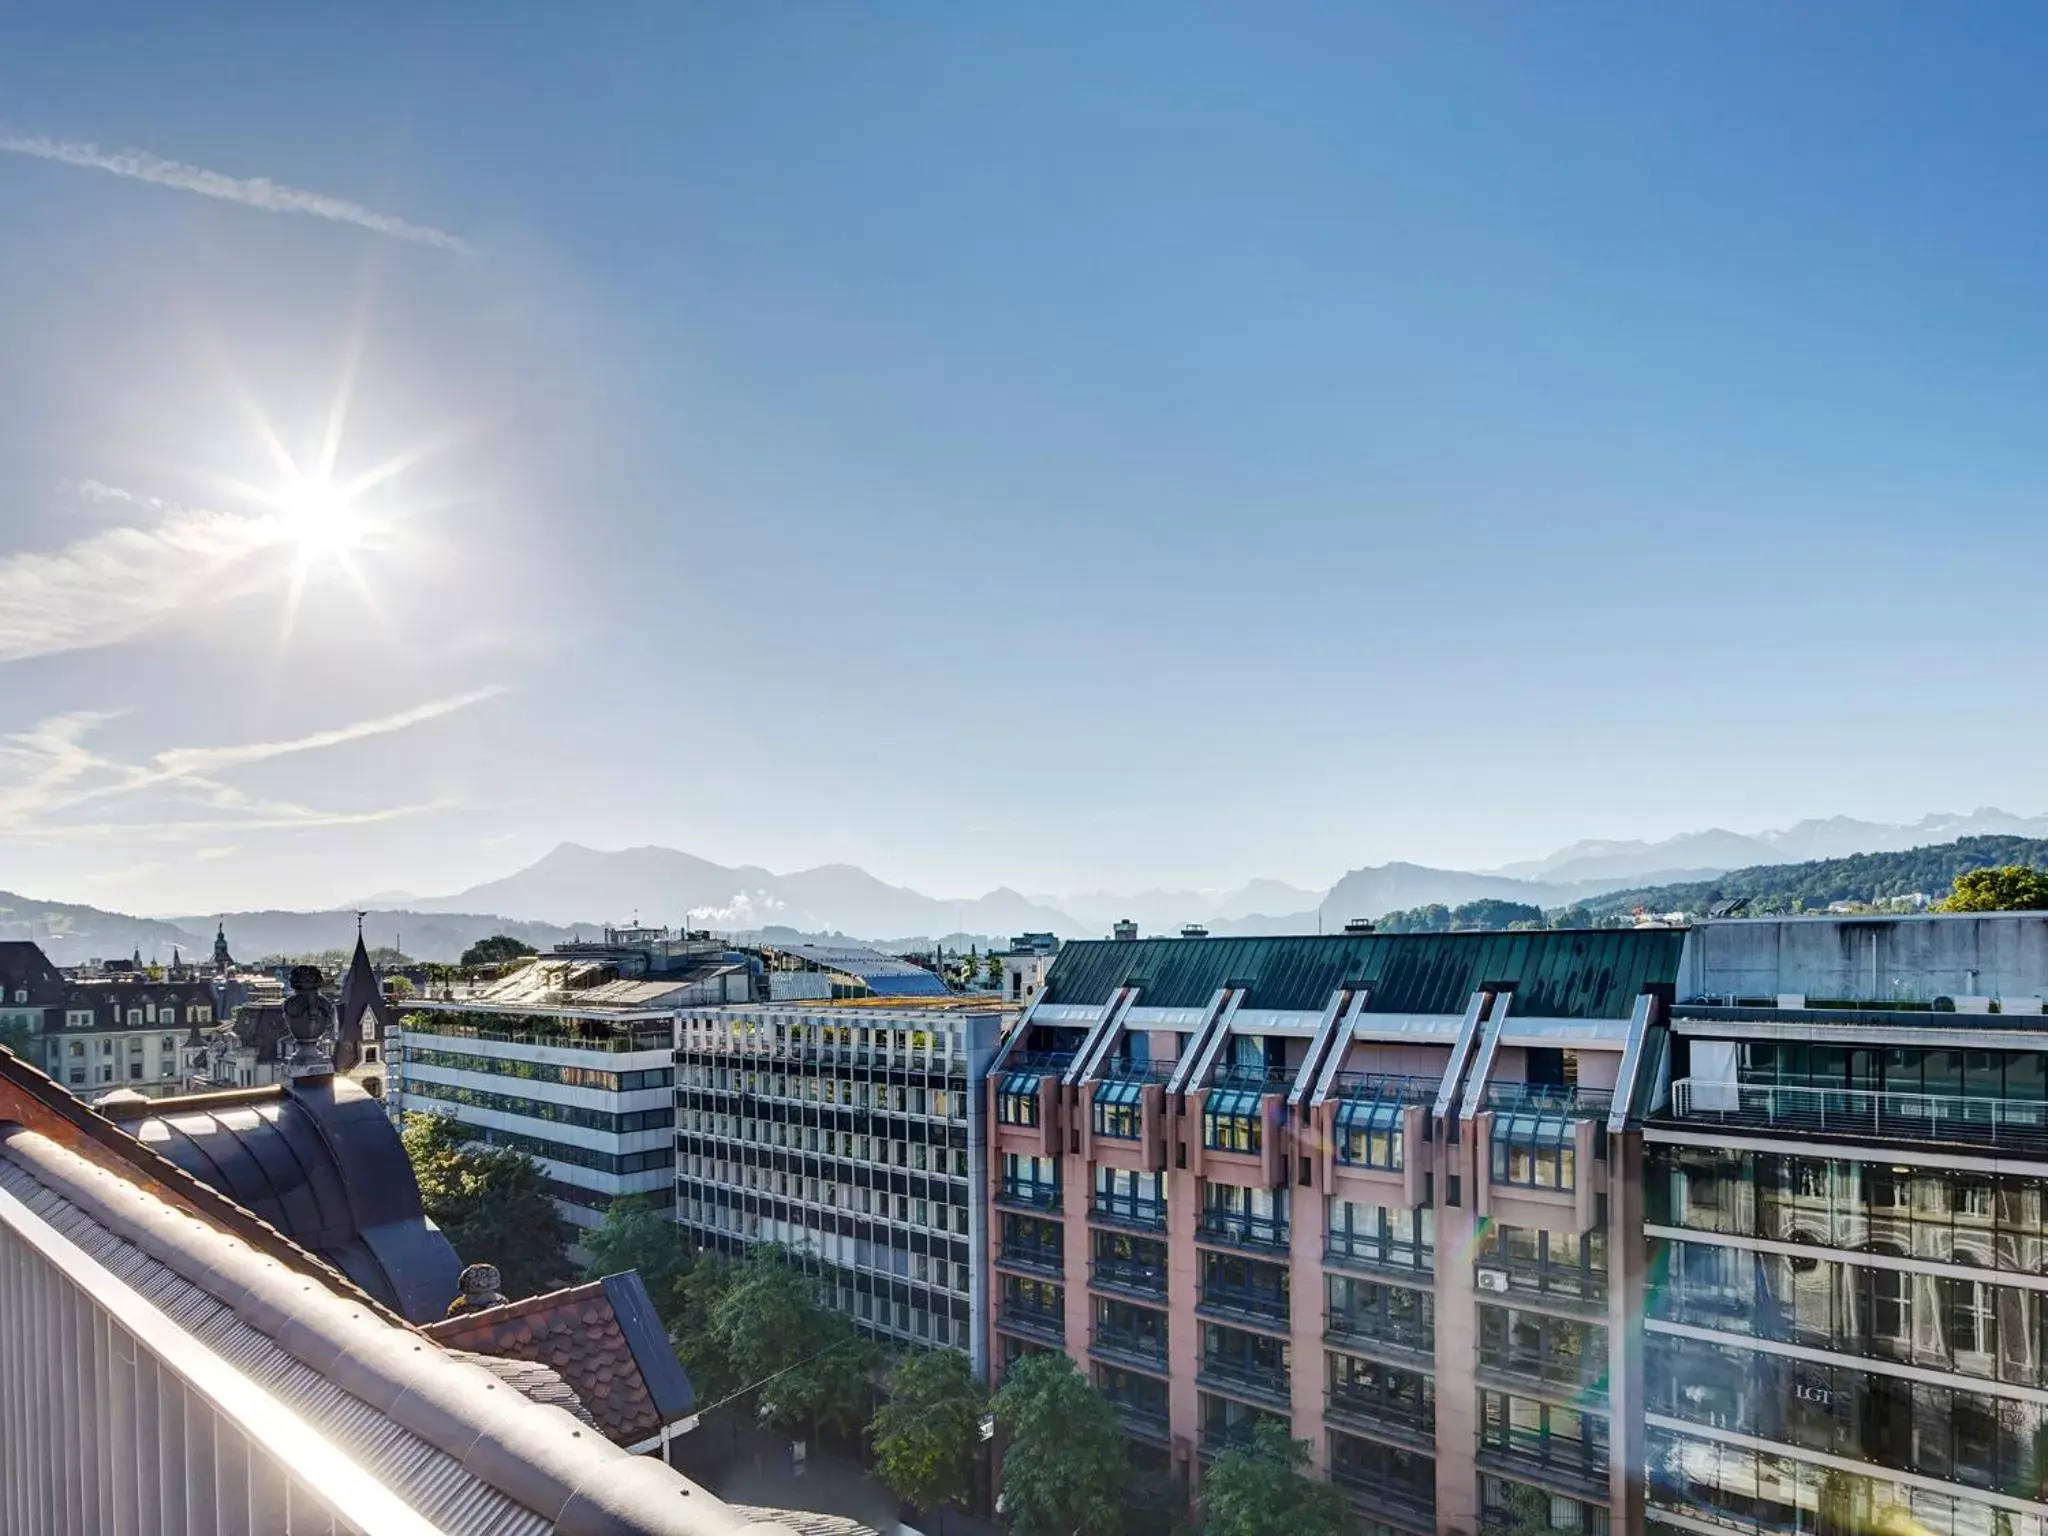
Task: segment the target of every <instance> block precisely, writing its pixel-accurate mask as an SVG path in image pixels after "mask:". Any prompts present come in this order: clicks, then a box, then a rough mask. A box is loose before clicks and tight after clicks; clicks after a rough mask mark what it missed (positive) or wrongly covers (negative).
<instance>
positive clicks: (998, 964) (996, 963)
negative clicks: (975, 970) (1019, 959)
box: [982, 950, 1003, 987]
mask: <svg viewBox="0 0 2048 1536" xmlns="http://www.w3.org/2000/svg"><path fill="white" fill-rule="evenodd" d="M982 974H983V975H984V976H986V977H988V984H989V985H990V986H992V987H1000V986H1001V985H1002V984H1003V957H1002V956H1001V955H999V954H997V953H996V952H995V951H994V950H990V951H989V952H988V960H987V962H986V963H985V964H984V966H983V968H982Z"/></svg>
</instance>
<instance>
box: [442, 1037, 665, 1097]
mask: <svg viewBox="0 0 2048 1536" xmlns="http://www.w3.org/2000/svg"><path fill="white" fill-rule="evenodd" d="M405 1059H406V1060H407V1061H409V1062H411V1063H412V1064H413V1065H414V1066H420V1067H443V1068H446V1069H447V1070H448V1071H451V1072H485V1073H489V1074H490V1075H491V1076H493V1077H516V1078H520V1079H523V1080H524V1081H527V1082H533V1083H560V1084H561V1085H562V1086H563V1087H564V1088H599V1089H603V1090H604V1091H605V1092H607V1093H632V1092H634V1091H636V1090H638V1089H642V1088H667V1087H670V1086H672V1085H673V1084H674V1082H675V1069H674V1068H673V1067H650V1068H648V1069H646V1070H645V1071H641V1072H607V1071H604V1070H603V1069H601V1068H598V1067H567V1066H562V1065H560V1064H558V1063H556V1062H552V1061H521V1060H519V1059H517V1058H516V1057H511V1056H484V1055H480V1054H477V1053H473V1052H470V1051H443V1050H435V1049H432V1048H429V1047H424V1046H422V1047H419V1048H417V1049H414V1050H409V1051H407V1052H406V1053H405Z"/></svg>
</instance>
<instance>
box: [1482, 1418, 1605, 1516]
mask: <svg viewBox="0 0 2048 1536" xmlns="http://www.w3.org/2000/svg"><path fill="white" fill-rule="evenodd" d="M1478 1464H1479V1466H1480V1467H1481V1468H1482V1469H1483V1470H1485V1471H1488V1472H1494V1473H1498V1474H1499V1475H1501V1476H1503V1477H1510V1478H1527V1479H1529V1480H1531V1481H1533V1482H1538V1483H1541V1484H1543V1485H1544V1486H1545V1487H1548V1488H1557V1489H1562V1490H1564V1491H1567V1492H1571V1493H1575V1494H1578V1495H1580V1496H1582V1497H1589V1498H1594V1499H1599V1500H1602V1501H1605V1500H1606V1498H1607V1497H1608V1492H1609V1487H1608V1467H1607V1459H1606V1454H1605V1451H1604V1449H1603V1448H1601V1447H1597V1446H1596V1447H1588V1446H1575V1445H1571V1444H1568V1443H1565V1442H1562V1441H1557V1440H1545V1439H1543V1438H1542V1437H1541V1436H1538V1435H1521V1434H1514V1433H1510V1434H1509V1435H1508V1436H1507V1437H1506V1439H1505V1441H1498V1440H1495V1439H1493V1438H1492V1437H1491V1436H1489V1437H1487V1438H1483V1439H1481V1441H1480V1442H1479V1456H1478Z"/></svg>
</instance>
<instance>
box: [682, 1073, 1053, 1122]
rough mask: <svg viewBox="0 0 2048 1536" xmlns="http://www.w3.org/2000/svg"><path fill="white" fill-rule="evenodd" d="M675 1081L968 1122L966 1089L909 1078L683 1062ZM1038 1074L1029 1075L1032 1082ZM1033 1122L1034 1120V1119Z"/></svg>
mask: <svg viewBox="0 0 2048 1536" xmlns="http://www.w3.org/2000/svg"><path fill="white" fill-rule="evenodd" d="M676 1074H677V1075H676V1086H677V1087H679V1088H703V1089H711V1090H717V1091H721V1092H725V1093H747V1094H753V1095H754V1096H755V1097H757V1098H762V1099H779V1100H781V1101H783V1102H785V1103H790V1104H818V1105H830V1106H834V1107H836V1108H841V1109H867V1110H878V1111H881V1112H883V1113H885V1114H898V1115H916V1116H917V1117H919V1118H920V1119H932V1120H954V1121H958V1122H960V1123H961V1124H963V1125H964V1124H965V1123H966V1121H967V1094H966V1092H965V1090H964V1089H955V1088H925V1087H920V1086H917V1085H915V1084H909V1083H878V1082H875V1081H873V1080H871V1079H869V1078H856V1077H834V1076H831V1075H829V1074H826V1073H817V1072H768V1071H743V1070H741V1069H739V1068H737V1067H710V1066H703V1065H693V1064H689V1063H685V1064H684V1065H683V1066H681V1067H678V1068H677V1069H676ZM1036 1081H1037V1080H1036V1079H1035V1078H1034V1079H1033V1084H1034V1086H1035V1085H1036ZM1032 1123H1033V1124H1036V1121H1033V1122H1032Z"/></svg>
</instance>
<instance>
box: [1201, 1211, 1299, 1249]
mask: <svg viewBox="0 0 2048 1536" xmlns="http://www.w3.org/2000/svg"><path fill="white" fill-rule="evenodd" d="M1196 1235H1197V1236H1198V1237H1199V1238H1200V1239H1201V1240H1202V1241H1203V1242H1205V1243H1220V1244H1222V1245H1224V1246H1225V1247H1229V1248H1248V1249H1251V1250H1252V1251H1254V1252H1257V1253H1272V1252H1275V1251H1276V1250H1277V1251H1283V1252H1284V1251H1285V1250H1286V1248H1287V1221H1286V1218H1284V1217H1279V1216H1254V1215H1251V1214H1249V1213H1247V1212H1244V1211H1232V1210H1226V1209H1224V1208H1223V1207H1221V1206H1210V1207H1208V1208H1206V1209H1205V1210H1204V1211H1203V1212H1202V1220H1201V1222H1200V1224H1199V1225H1198V1226H1197V1228H1196Z"/></svg>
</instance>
